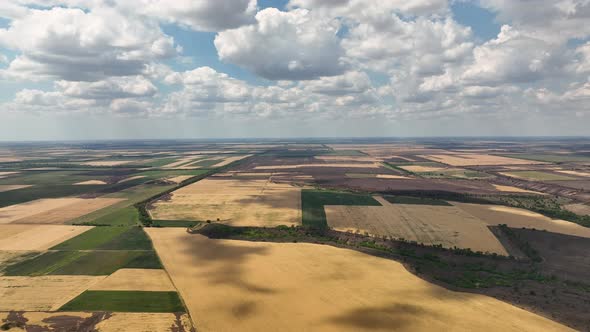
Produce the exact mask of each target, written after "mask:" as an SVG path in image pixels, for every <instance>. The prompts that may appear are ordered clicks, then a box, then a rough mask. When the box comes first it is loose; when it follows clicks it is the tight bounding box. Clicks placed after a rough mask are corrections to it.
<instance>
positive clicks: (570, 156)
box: [499, 153, 590, 163]
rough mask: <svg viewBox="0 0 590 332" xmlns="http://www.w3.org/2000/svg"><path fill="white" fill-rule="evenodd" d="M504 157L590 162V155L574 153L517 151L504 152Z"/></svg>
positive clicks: (556, 161) (551, 161)
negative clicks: (511, 152) (512, 152)
mask: <svg viewBox="0 0 590 332" xmlns="http://www.w3.org/2000/svg"><path fill="white" fill-rule="evenodd" d="M499 156H502V157H509V158H518V159H526V160H534V161H545V162H550V163H563V162H590V157H589V156H579V155H573V154H544V153H516V154H502V155H499Z"/></svg>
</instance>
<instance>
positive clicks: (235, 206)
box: [150, 178, 301, 226]
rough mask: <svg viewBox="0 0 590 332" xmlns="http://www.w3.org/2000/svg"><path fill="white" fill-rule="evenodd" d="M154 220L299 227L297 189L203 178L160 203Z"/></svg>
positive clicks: (152, 210)
mask: <svg viewBox="0 0 590 332" xmlns="http://www.w3.org/2000/svg"><path fill="white" fill-rule="evenodd" d="M150 213H151V215H152V217H153V218H154V219H156V220H196V221H206V220H217V219H219V220H220V222H222V223H226V224H229V225H233V226H277V225H300V224H301V189H300V188H296V187H293V186H290V185H288V184H277V183H272V182H270V181H269V180H266V179H265V180H258V179H225V178H223V179H204V180H201V181H199V182H195V183H193V184H190V185H188V186H186V187H183V188H180V189H178V190H176V191H174V192H173V193H172V194H171V197H170V199H169V200H160V201H158V202H156V203H154V204H153V208H152V209H151V210H150Z"/></svg>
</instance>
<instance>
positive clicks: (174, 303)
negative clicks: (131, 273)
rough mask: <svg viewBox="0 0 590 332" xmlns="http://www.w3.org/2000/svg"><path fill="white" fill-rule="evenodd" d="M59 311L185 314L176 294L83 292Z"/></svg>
mask: <svg viewBox="0 0 590 332" xmlns="http://www.w3.org/2000/svg"><path fill="white" fill-rule="evenodd" d="M59 311H114V312H185V309H184V306H183V305H182V302H181V301H180V297H179V296H178V293H176V292H144V291H85V292H84V293H82V294H80V295H79V296H78V297H76V298H75V299H73V300H71V301H70V302H68V303H66V304H65V305H64V306H63V307H61V308H60V309H59Z"/></svg>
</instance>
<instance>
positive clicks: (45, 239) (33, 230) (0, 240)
mask: <svg viewBox="0 0 590 332" xmlns="http://www.w3.org/2000/svg"><path fill="white" fill-rule="evenodd" d="M91 228H93V226H69V225H25V224H8V225H2V224H0V250H47V249H49V248H51V247H53V246H55V245H58V244H60V243H62V242H64V241H66V240H69V239H71V238H73V237H74V236H77V235H80V234H82V233H84V232H86V231H87V230H89V229H91Z"/></svg>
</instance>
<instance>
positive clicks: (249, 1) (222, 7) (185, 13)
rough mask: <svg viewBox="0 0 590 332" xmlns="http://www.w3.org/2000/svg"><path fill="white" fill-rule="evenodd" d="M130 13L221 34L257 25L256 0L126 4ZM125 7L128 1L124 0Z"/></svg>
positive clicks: (143, 0)
mask: <svg viewBox="0 0 590 332" xmlns="http://www.w3.org/2000/svg"><path fill="white" fill-rule="evenodd" d="M126 3H127V5H128V6H133V7H130V9H131V10H139V11H140V12H141V13H142V14H144V15H147V16H152V17H158V18H160V19H162V20H164V21H167V22H171V23H179V24H181V25H184V26H188V27H190V28H191V29H194V30H199V31H221V30H225V29H231V28H237V27H240V26H242V25H246V24H250V23H253V22H254V15H255V14H256V0H215V1H211V0H196V1H195V0H176V1H165V0H141V1H140V3H139V4H137V3H133V2H129V1H126ZM121 5H122V6H125V5H126V4H125V2H124V1H121Z"/></svg>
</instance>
